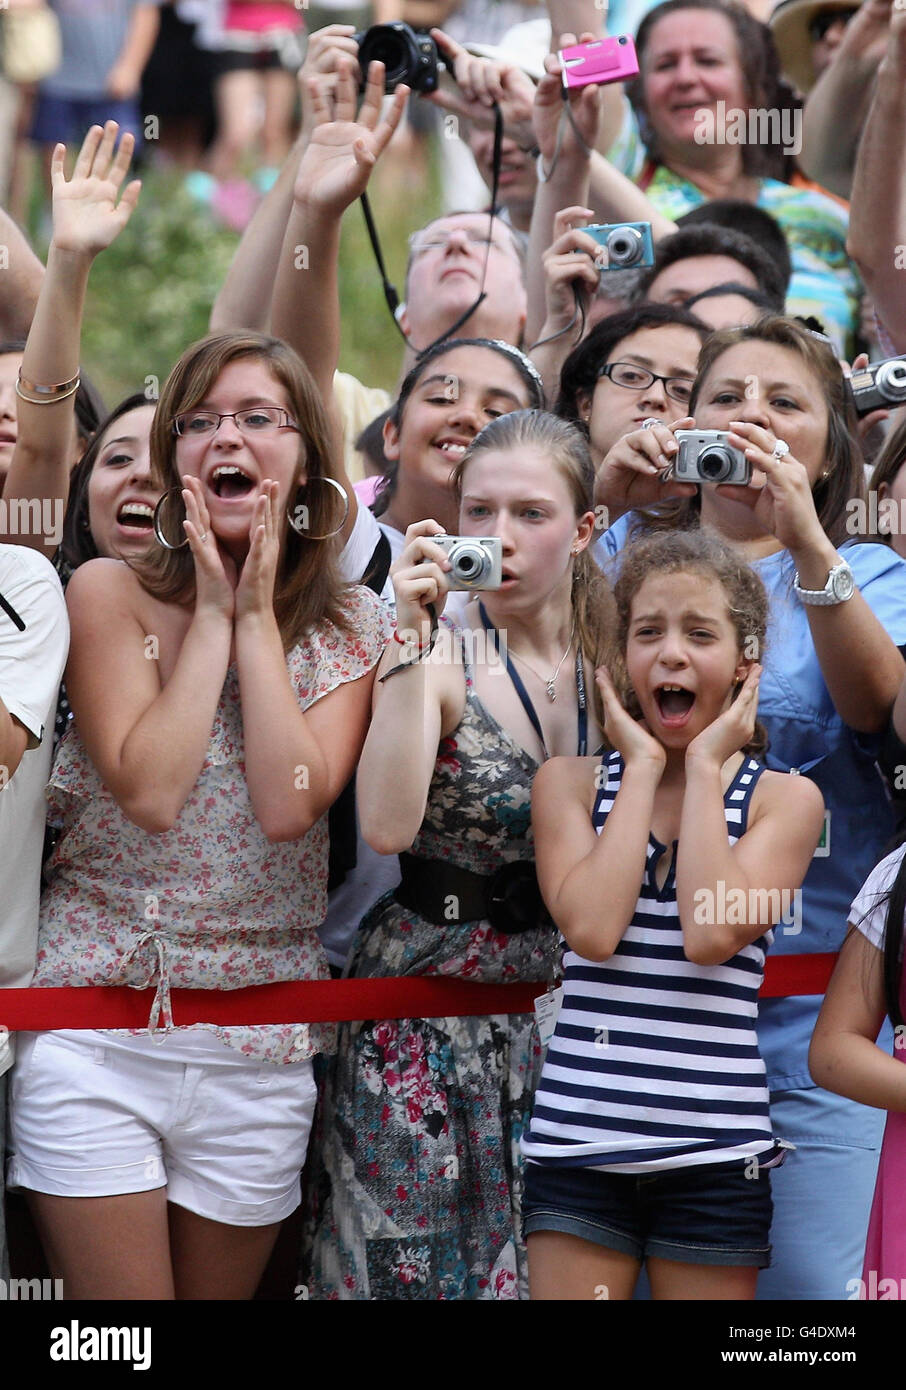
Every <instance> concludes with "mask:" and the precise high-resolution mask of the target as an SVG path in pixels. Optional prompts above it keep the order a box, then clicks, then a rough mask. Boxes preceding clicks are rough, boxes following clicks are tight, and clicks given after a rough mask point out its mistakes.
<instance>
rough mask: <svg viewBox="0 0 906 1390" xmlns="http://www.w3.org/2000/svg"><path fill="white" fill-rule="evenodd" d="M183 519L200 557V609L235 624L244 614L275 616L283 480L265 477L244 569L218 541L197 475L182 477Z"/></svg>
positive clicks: (197, 559)
mask: <svg viewBox="0 0 906 1390" xmlns="http://www.w3.org/2000/svg"><path fill="white" fill-rule="evenodd" d="M183 483H184V488H183V494H182V495H183V501H184V502H185V505H186V519H185V521H184V523H183V527H184V529H185V533H186V536H187V537H188V540H189V548H190V550H191V552H192V557H193V559H194V561H195V593H196V598H195V606H196V610H203V609H208V610H211V611H212V612H214V613H217V614H219V615H221V616H223V617H225V618H226V619H228V620H229V621H230V622H231V623H233V624H235V623H237V622H239V621H240V620H241V619H243V618H262V617H273V612H274V584H275V581H276V577H277V565H278V563H279V560H280V509H279V500H278V493H279V484H277V483H276V482H272V481H271V480H270V479H269V478H266V479H265V480H264V482H263V483H262V485H261V492H260V494H259V496H258V500H257V503H256V505H255V511H254V514H253V516H252V521H251V525H250V527H249V542H250V544H249V551H248V555H247V556H246V559H245V563H244V564H243V566H242V570H241V571H240V570H239V567H238V566H237V564H236V561H235V560H234V559H233V557H232V556H231V555H230V554H229V553H228V552H227V551H226V550H224V548H223V547H222V546H221V545H220V544H219V542H218V540H217V537H216V536H215V534H214V532H213V531H212V529H211V518H210V514H209V512H208V509H207V507H206V505H205V501H204V491H203V489H202V486H201V483H200V481H199V479H198V478H193V477H185V478H183Z"/></svg>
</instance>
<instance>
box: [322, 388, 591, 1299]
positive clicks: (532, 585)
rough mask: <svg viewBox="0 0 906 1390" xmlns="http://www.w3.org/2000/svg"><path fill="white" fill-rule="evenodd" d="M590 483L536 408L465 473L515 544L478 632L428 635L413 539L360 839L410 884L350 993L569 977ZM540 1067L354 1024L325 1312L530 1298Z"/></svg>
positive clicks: (586, 690)
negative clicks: (555, 761)
mask: <svg viewBox="0 0 906 1390" xmlns="http://www.w3.org/2000/svg"><path fill="white" fill-rule="evenodd" d="M592 479H593V474H592V468H591V460H590V458H589V455H588V448H587V445H586V443H585V441H584V439H583V437H582V435H581V433H580V431H579V430H578V429H576V427H575V426H573V425H572V424H569V423H567V422H565V421H561V420H557V419H556V418H555V417H553V416H551V415H547V414H543V413H540V412H537V411H526V410H522V411H517V412H515V413H513V414H510V415H506V416H504V417H503V418H501V419H499V420H496V421H493V422H492V423H491V424H489V425H487V426H486V427H485V429H483V430H482V432H481V433H480V435H478V437H477V438H476V439H475V440H474V441H473V442H472V443H471V444H470V446H469V448H468V449H467V450H466V452H465V454H464V455H463V457H462V459H461V460H460V462H459V463H458V466H457V467H456V469H455V472H454V476H453V481H454V488H455V493H456V496H457V497H458V499H459V502H460V514H459V531H460V533H462V534H464V535H467V536H469V537H470V538H476V539H486V538H491V537H497V538H499V541H500V552H501V573H500V580H501V582H500V584H499V586H498V587H497V588H495V589H488V590H486V591H484V592H483V593H480V594H476V595H474V596H473V597H472V601H471V602H470V603H469V604H468V606H467V607H466V608H465V613H464V617H463V619H462V621H463V626H462V627H453V626H452V625H450V624H448V623H447V622H446V620H444V621H443V622H442V623H441V625H440V627H439V629H436V628H435V614H436V613H437V612H440V611H441V610H442V609H443V607H444V604H445V602H446V600H447V597H448V585H449V579H450V572H451V571H450V560H449V558H448V555H447V552H446V551H445V550H444V549H443V548H441V547H440V546H438V545H437V544H435V543H434V541H433V540H432V537H433V536H436V535H438V534H439V533H440V532H441V530H442V528H441V526H440V524H439V523H438V522H437V521H436V520H433V519H432V520H425V521H421V522H419V523H417V524H415V525H412V526H409V528H408V530H407V533H406V544H405V548H404V550H403V553H402V555H401V556H400V558H399V559H398V560H397V562H396V563H395V564H394V566H393V570H392V576H393V586H394V590H395V593H396V603H397V619H398V629H397V634H396V638H395V640H394V641H393V642H391V643H390V644H389V645H388V649H387V651H386V652H385V655H384V657H383V660H382V664H381V667H380V671H379V675H380V677H381V678H382V679H381V682H380V684H379V685H378V686H377V687H376V690H377V694H376V696H375V700H374V711H373V720H372V731H371V734H370V735H369V737H368V739H367V741H366V747H365V750H364V753H363V756H362V760H361V762H360V765H359V776H358V806H359V814H360V817H361V823H362V828H363V831H364V834H365V836H366V838H367V839H368V840H369V842H370V843H371V844H372V845H373V846H374V848H376V849H378V850H380V851H381V852H382V853H384V854H395V853H399V854H400V861H401V874H402V882H401V883H400V884H399V885H398V886H397V888H396V889H395V890H394V891H393V892H392V893H390V894H387V895H386V896H385V897H383V898H382V899H381V900H380V901H379V902H378V903H377V904H375V906H374V908H373V909H372V911H371V912H370V913H369V914H368V916H367V917H366V918H365V920H364V921H363V923H362V925H361V927H360V929H359V933H358V936H357V938H356V941H355V944H354V947H353V952H352V957H351V964H350V967H349V971H348V973H349V974H351V975H355V976H380V975H387V974H393V975H426V974H427V975H447V976H453V977H456V978H459V979H469V980H473V981H486V982H494V981H516V980H537V981H538V982H539V985H540V986H541V988H539V991H538V992H539V994H540V993H541V992H542V991H543V985H544V983H546V982H547V981H549V980H550V979H551V978H552V976H553V974H554V970H555V967H556V962H557V954H558V953H557V934H556V932H555V930H554V929H553V927H552V926H551V925H550V924H549V922H547V921H546V919H545V916H544V913H543V909H542V906H541V902H540V897H539V895H538V891H537V885H536V883H535V879H534V870H533V858H534V854H533V848H532V841H531V828H530V796H531V784H532V779H533V777H534V774H535V772H536V770H537V768H538V765H539V764H540V763H541V762H543V761H544V760H545V759H546V758H547V757H549V756H551V755H552V754H555V753H576V752H577V751H579V750H582V749H584V750H588V751H594V750H595V749H597V747H598V746H599V743H600V738H601V732H600V722H599V717H598V714H597V712H596V710H595V707H594V704H593V696H592V691H593V689H594V687H593V671H594V667H595V665H596V663H597V662H598V661H599V660H600V654H601V653H602V651H603V648H604V642H605V638H606V636H607V633H608V630H609V614H610V605H609V592H608V590H607V586H606V584H605V582H604V580H603V577H602V576H601V574H600V572H598V571H597V568H596V566H595V565H594V562H593V560H592V558H591V555H590V553H589V549H588V547H589V544H590V542H591V540H592V537H593V526H594V513H593V510H592V504H591V489H592ZM432 610H434V612H433V613H432ZM540 1061H541V1048H540V1043H539V1039H538V1033H537V1029H536V1026H535V1023H534V1020H533V1019H532V1018H531V1017H530V1016H527V1015H510V1016H500V1017H496V1016H495V1017H491V1018H487V1017H483V1018H479V1017H475V1018H449V1019H432V1020H430V1021H426V1020H418V1019H406V1020H400V1021H393V1020H388V1021H378V1022H368V1023H351V1024H346V1025H343V1026H342V1027H341V1030H340V1039H339V1048H338V1054H337V1057H336V1059H335V1060H334V1062H333V1063H332V1065H331V1069H330V1071H329V1073H328V1077H327V1082H326V1086H325V1091H324V1102H323V1113H322V1120H321V1128H322V1133H321V1142H320V1145H319V1146H318V1148H317V1150H316V1151H317V1152H318V1154H319V1157H320V1161H321V1162H322V1163H323V1167H324V1172H323V1173H317V1174H315V1175H314V1176H313V1179H312V1182H311V1191H312V1194H313V1200H314V1202H315V1203H317V1202H318V1201H319V1200H321V1201H322V1202H323V1205H322V1207H321V1209H320V1210H319V1211H315V1213H314V1214H313V1218H312V1222H313V1225H314V1230H313V1231H311V1230H310V1231H309V1233H308V1245H309V1247H310V1248H309V1254H310V1260H311V1268H310V1269H308V1268H307V1267H305V1266H303V1278H305V1279H306V1281H307V1282H308V1284H309V1287H310V1289H311V1296H312V1297H317V1298H324V1297H326V1298H336V1297H339V1298H359V1299H380V1300H385V1299H397V1298H410V1297H413V1296H414V1297H417V1298H419V1299H434V1298H444V1299H473V1298H515V1297H518V1296H520V1294H521V1295H523V1296H524V1294H525V1292H526V1267H525V1254H524V1249H523V1247H522V1244H521V1241H520V1239H519V1235H518V1216H519V1204H520V1194H521V1160H520V1157H519V1149H518V1145H519V1139H520V1136H521V1134H522V1131H523V1129H524V1127H525V1125H526V1124H527V1121H528V1116H529V1113H530V1107H531V1099H532V1093H533V1091H534V1087H535V1084H536V1082H537V1079H538V1075H539V1073H540ZM325 1194H327V1195H326V1197H325Z"/></svg>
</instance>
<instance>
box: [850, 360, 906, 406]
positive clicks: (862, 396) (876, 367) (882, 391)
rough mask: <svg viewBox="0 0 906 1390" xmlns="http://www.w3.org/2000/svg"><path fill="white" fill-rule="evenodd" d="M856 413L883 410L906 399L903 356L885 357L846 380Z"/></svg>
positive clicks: (905, 375) (905, 364)
mask: <svg viewBox="0 0 906 1390" xmlns="http://www.w3.org/2000/svg"><path fill="white" fill-rule="evenodd" d="M849 388H850V391H851V392H852V398H853V404H854V405H855V407H856V414H857V415H859V416H862V415H867V414H868V412H869V411H870V410H884V409H885V407H886V408H888V409H889V408H892V407H894V406H898V405H902V404H903V402H904V401H906V357H888V358H887V359H886V361H884V362H871V363H870V364H869V365H868V366H867V367H863V368H862V370H861V371H858V372H853V374H852V376H851V377H850V379H849Z"/></svg>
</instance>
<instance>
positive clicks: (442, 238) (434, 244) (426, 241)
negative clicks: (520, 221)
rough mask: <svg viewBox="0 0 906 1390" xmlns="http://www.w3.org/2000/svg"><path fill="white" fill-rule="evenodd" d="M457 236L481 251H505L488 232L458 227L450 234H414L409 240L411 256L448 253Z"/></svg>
mask: <svg viewBox="0 0 906 1390" xmlns="http://www.w3.org/2000/svg"><path fill="white" fill-rule="evenodd" d="M455 236H457V237H465V239H466V241H467V242H468V243H469V245H470V246H477V247H478V249H479V250H480V251H487V249H488V247H490V246H496V248H497V250H498V251H502V250H503V249H504V248H503V246H502V245H501V243H500V242H499V241H495V240H494V238H493V237H490V236H488V234H487V232H479V231H477V230H475V229H474V228H467V227H457V228H456V229H455V230H453V231H449V232H432V233H431V234H430V236H425V237H423V236H420V235H419V233H418V232H414V233H413V234H412V236H411V237H410V238H409V254H410V255H411V256H422V255H424V253H425V252H426V251H446V249H447V247H448V246H449V245H450V242H451V240H452V239H453V237H455Z"/></svg>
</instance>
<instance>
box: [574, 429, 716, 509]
mask: <svg viewBox="0 0 906 1390" xmlns="http://www.w3.org/2000/svg"><path fill="white" fill-rule="evenodd" d="M694 426H695V421H694V420H693V418H692V416H691V415H687V416H684V417H683V419H681V420H674V421H673V422H672V423H671V424H669V425H668V424H667V423H666V421H665V422H663V423H659V424H656V425H651V426H649V427H648V428H647V429H646V428H645V427H644V426H642V428H641V429H637V430H632V431H631V432H630V433H629V434H624V435H623V437H622V438H621V439H618V440H617V442H616V444H614V445H613V447H612V448H611V449H610V450H609V451H608V452H607V453H606V454H605V455H604V458H603V459H602V461H601V463H600V464H598V465H597V466H596V476H595V502H596V503H601V504H603V505H604V506H605V507H608V508H610V510H611V512H612V513H614V514H617V513H619V512H622V511H628V510H629V508H631V507H648V506H651V505H653V504H654V503H656V502H663V501H664V500H665V499H666V498H668V497H694V496H695V493H696V491H697V487H696V484H695V483H681V482H677V481H676V480H675V479H673V478H672V477H671V470H672V466H673V462H674V460H675V458H676V454H677V451H678V449H679V444H678V443H677V442H676V439H675V438H674V435H675V432H676V431H677V430H688V429H692V428H694Z"/></svg>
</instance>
